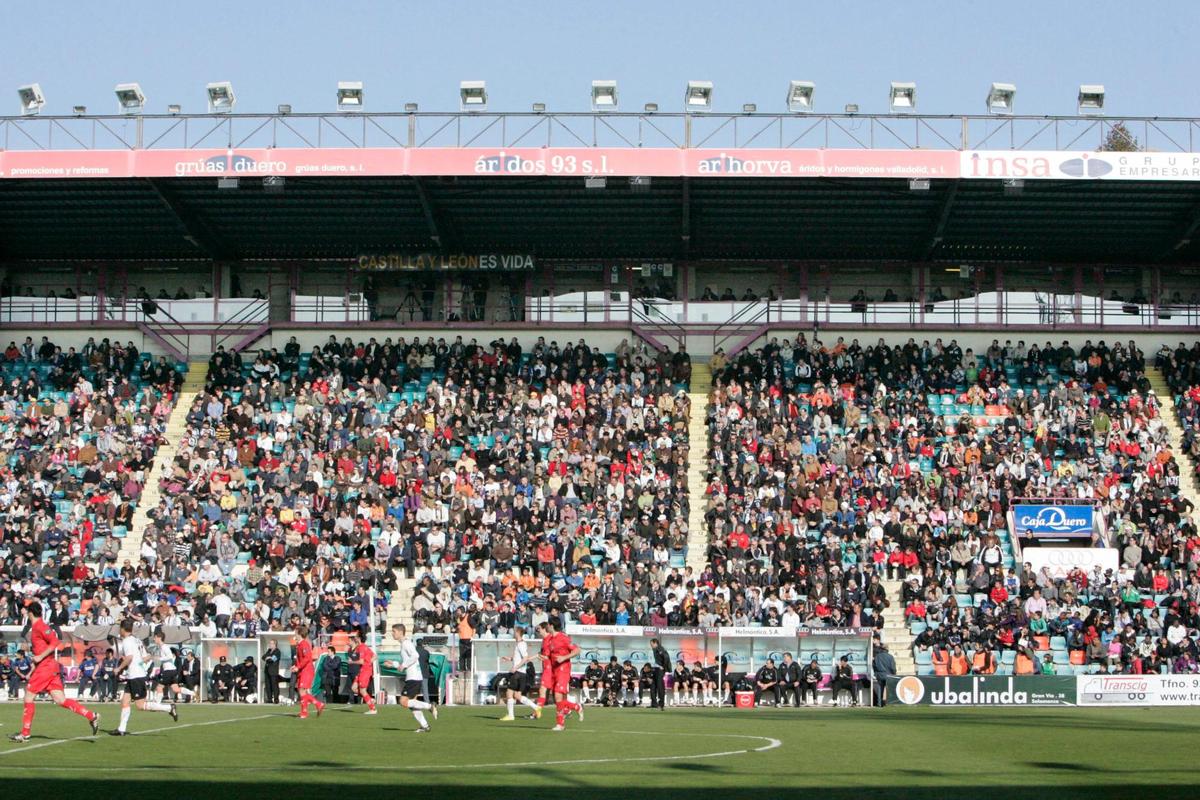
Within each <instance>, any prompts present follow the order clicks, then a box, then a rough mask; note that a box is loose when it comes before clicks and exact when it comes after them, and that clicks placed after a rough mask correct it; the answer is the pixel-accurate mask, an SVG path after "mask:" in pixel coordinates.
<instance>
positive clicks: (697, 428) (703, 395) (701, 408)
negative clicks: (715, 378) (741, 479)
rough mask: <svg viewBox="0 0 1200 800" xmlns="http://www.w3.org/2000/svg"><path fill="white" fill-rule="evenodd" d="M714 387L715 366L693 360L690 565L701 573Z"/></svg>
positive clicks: (689, 515)
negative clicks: (710, 398) (711, 401)
mask: <svg viewBox="0 0 1200 800" xmlns="http://www.w3.org/2000/svg"><path fill="white" fill-rule="evenodd" d="M711 390H712V370H711V369H710V368H709V366H708V364H699V363H693V364H692V383H691V386H690V388H689V389H688V398H689V399H690V400H691V401H692V411H691V418H690V419H689V421H688V476H687V477H688V502H689V504H690V513H689V514H688V551H687V566H689V567H691V568H692V571H693V572H694V573H695V574H697V575H699V574H700V572H701V571H702V570H703V569H704V563H705V561H706V556H707V554H708V531H707V530H706V529H705V525H704V511H705V495H704V490H705V488H706V487H707V481H706V480H705V472H706V471H707V470H708V425H707V424H706V423H705V420H706V419H707V417H708V393H709V392H710V391H711Z"/></svg>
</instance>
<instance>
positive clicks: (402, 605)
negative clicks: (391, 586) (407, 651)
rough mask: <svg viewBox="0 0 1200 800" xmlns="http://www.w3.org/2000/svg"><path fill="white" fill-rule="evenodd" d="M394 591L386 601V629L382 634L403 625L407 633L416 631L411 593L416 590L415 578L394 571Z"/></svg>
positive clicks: (401, 571)
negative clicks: (393, 627) (394, 626)
mask: <svg viewBox="0 0 1200 800" xmlns="http://www.w3.org/2000/svg"><path fill="white" fill-rule="evenodd" d="M395 572H396V591H394V592H392V596H391V598H390V600H389V601H388V609H387V628H386V629H385V631H384V633H385V635H386V633H387V632H388V631H390V630H391V629H392V626H393V625H397V624H399V625H403V626H404V627H405V628H406V629H407V630H408V632H409V633H412V632H413V631H414V630H416V626H415V622H414V620H413V602H412V601H413V592H415V591H416V590H417V578H410V577H408V576H407V575H406V574H405V573H404V571H403V570H400V569H397V570H396V571H395Z"/></svg>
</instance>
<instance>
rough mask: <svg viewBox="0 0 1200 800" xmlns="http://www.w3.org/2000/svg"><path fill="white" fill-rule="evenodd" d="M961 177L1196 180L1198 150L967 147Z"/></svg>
mask: <svg viewBox="0 0 1200 800" xmlns="http://www.w3.org/2000/svg"><path fill="white" fill-rule="evenodd" d="M961 173H962V177H963V178H993V179H995V178H1000V179H1006V178H1019V179H1022V180H1027V179H1051V180H1060V181H1061V180H1068V181H1069V180H1104V181H1122V180H1124V181H1196V180H1200V153H1097V152H1070V151H1056V150H984V151H980V150H967V151H965V152H963V153H962V164H961Z"/></svg>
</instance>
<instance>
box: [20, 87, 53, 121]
mask: <svg viewBox="0 0 1200 800" xmlns="http://www.w3.org/2000/svg"><path fill="white" fill-rule="evenodd" d="M17 97H18V98H20V100H21V113H22V114H23V115H25V116H30V115H32V114H39V113H41V110H42V106H44V105H46V96H45V95H43V94H42V87H41V86H39V85H38V84H36V83H30V84H28V85H26V86H21V87H18V88H17Z"/></svg>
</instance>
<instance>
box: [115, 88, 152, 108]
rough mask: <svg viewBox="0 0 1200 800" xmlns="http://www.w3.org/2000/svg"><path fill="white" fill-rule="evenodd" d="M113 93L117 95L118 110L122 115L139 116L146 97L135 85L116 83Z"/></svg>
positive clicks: (144, 105)
mask: <svg viewBox="0 0 1200 800" xmlns="http://www.w3.org/2000/svg"><path fill="white" fill-rule="evenodd" d="M113 92H114V93H116V95H117V106H118V110H120V112H121V113H122V114H140V113H141V112H142V109H143V108H145V107H146V95H145V94H143V93H142V87H140V86H138V85H137V84H136V83H118V84H117V88H115V89H113Z"/></svg>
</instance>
